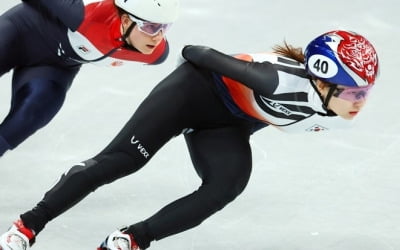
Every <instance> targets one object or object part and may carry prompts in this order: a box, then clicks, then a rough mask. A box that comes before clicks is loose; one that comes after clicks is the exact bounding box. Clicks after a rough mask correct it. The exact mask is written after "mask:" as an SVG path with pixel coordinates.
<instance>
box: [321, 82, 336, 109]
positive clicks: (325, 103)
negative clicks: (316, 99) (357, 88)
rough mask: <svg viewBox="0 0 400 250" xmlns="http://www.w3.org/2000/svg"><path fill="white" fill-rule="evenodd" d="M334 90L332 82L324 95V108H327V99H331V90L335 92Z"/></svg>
mask: <svg viewBox="0 0 400 250" xmlns="http://www.w3.org/2000/svg"><path fill="white" fill-rule="evenodd" d="M335 90H336V86H335V85H333V84H332V85H331V86H330V87H329V91H328V93H327V94H326V97H325V100H324V107H325V108H326V109H328V103H329V101H330V100H331V98H332V95H333V92H335Z"/></svg>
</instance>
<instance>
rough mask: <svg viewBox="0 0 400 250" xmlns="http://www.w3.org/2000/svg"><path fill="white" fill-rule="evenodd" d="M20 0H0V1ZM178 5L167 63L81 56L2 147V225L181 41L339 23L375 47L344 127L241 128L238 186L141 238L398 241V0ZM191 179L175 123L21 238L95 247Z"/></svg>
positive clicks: (265, 244) (119, 113) (196, 247)
mask: <svg viewBox="0 0 400 250" xmlns="http://www.w3.org/2000/svg"><path fill="white" fill-rule="evenodd" d="M18 2H19V1H12V0H1V1H0V11H1V12H3V11H5V10H6V9H7V8H9V7H11V6H12V5H14V4H16V3H18ZM181 5H182V10H181V16H180V19H179V20H178V21H177V22H176V24H174V25H173V27H172V28H171V30H170V31H169V33H168V39H169V41H170V44H171V54H170V57H169V58H168V60H167V61H166V63H164V64H162V65H159V66H144V65H140V64H138V65H136V66H133V67H122V68H99V67H96V66H93V65H86V66H84V67H83V68H82V71H81V72H80V74H79V75H78V77H77V78H76V80H75V82H74V84H73V86H72V88H71V89H70V91H69V94H68V97H67V100H66V102H65V105H64V107H63V108H62V110H61V111H60V112H59V114H58V115H57V116H56V118H55V119H54V120H53V121H52V122H51V123H50V124H49V125H48V126H47V127H45V128H44V129H42V130H40V131H39V132H37V133H36V134H35V135H34V136H32V137H30V138H29V139H28V140H27V141H26V142H25V143H23V144H22V145H21V146H20V147H18V148H17V149H16V150H13V151H11V152H9V153H7V154H6V155H5V156H4V157H3V158H0V186H1V188H0V198H1V199H0V232H4V231H5V230H7V228H8V227H9V226H10V224H11V223H12V221H13V220H15V219H16V218H17V217H18V215H19V214H20V213H22V212H25V211H26V210H28V209H30V208H32V207H33V206H34V205H35V204H36V202H38V201H39V200H40V199H41V198H42V196H43V194H44V193H45V191H46V190H48V189H49V188H50V187H51V186H52V185H53V184H54V183H55V181H56V180H57V178H58V177H59V176H60V175H61V173H62V172H64V171H65V170H67V169H69V168H70V167H71V166H72V165H74V164H75V163H77V162H79V161H81V160H85V159H88V158H90V157H91V156H93V155H94V154H96V153H97V152H98V151H99V150H101V149H102V148H103V147H104V146H106V145H107V143H108V142H109V141H110V140H111V139H112V138H113V136H114V135H115V134H116V133H117V132H118V131H119V129H120V128H121V127H122V126H123V124H124V123H125V122H126V121H127V120H128V118H129V117H130V115H131V114H132V113H133V112H134V110H135V108H136V107H137V105H138V104H139V103H140V101H141V100H142V99H143V98H144V97H145V96H146V95H147V93H148V92H149V91H150V90H151V89H152V87H153V86H155V84H156V83H158V82H159V81H160V80H161V79H162V78H163V77H165V76H166V75H167V74H168V73H169V72H171V71H172V70H173V69H174V67H175V64H176V60H177V58H178V54H179V53H180V49H181V48H182V47H183V45H186V44H201V45H208V46H212V47H214V48H216V49H218V50H221V51H223V52H226V53H236V52H260V51H269V50H270V48H271V47H272V46H273V45H275V44H277V43H281V42H282V41H283V40H286V41H287V42H289V43H290V44H293V45H295V46H302V47H304V46H305V45H306V44H307V42H308V41H309V40H310V39H312V38H314V37H315V36H317V35H319V34H321V33H323V32H325V31H329V30H332V29H338V28H340V29H350V30H354V31H357V32H359V33H361V34H363V35H365V36H366V37H367V38H368V39H369V40H370V41H371V42H372V43H373V44H374V45H375V46H376V48H377V50H378V53H379V56H380V63H381V77H380V78H379V80H378V82H377V84H376V87H375V88H374V91H373V93H372V95H371V97H370V99H369V102H368V104H367V105H366V107H365V109H364V111H363V112H362V113H360V115H359V117H358V118H357V122H356V125H355V127H354V128H353V129H351V130H346V131H344V130H343V131H335V132H334V131H332V132H329V133H319V134H298V135H293V134H284V133H282V132H280V131H278V130H276V129H274V128H267V129H264V130H261V131H259V132H257V133H256V134H255V135H254V136H253V137H252V140H251V143H252V145H253V161H254V169H253V175H252V178H251V180H250V183H249V185H248V187H247V189H246V190H245V191H244V193H243V194H242V195H241V196H240V197H238V198H237V200H235V201H234V202H233V203H231V204H230V205H228V206H227V207H226V208H225V209H224V210H222V211H221V212H219V213H217V214H216V215H214V216H212V217H211V218H209V219H208V220H207V221H206V222H204V223H203V224H202V225H200V226H199V227H197V228H195V229H192V230H189V231H186V232H184V233H181V234H179V235H175V236H172V237H169V238H166V239H164V240H161V241H158V242H154V243H152V247H151V248H150V249H154V250H161V249H170V250H172V249H174V250H200V249H212V250H226V249H231V250H234V249H237V250H239V249H246V250H389V249H391V250H394V249H396V250H399V249H400V213H399V211H400V197H399V194H400V168H399V165H400V156H399V153H400V133H399V130H400V118H399V117H398V113H399V110H400V102H399V101H398V100H399V98H398V96H399V92H398V91H399V90H400V87H399V83H398V82H397V81H398V80H396V77H395V74H396V67H397V66H396V65H397V64H398V59H399V57H400V52H399V49H398V48H396V46H397V45H398V44H399V43H400V18H399V9H398V7H397V6H398V1H397V0H383V1H372V0H363V1H361V0H353V1H345V0H338V1H317V0H308V1H294V0H281V1H266V0H248V1H239V0H234V1H219V0H201V1H195V0H182V4H181ZM0 35H1V34H0ZM1 49H6V48H1ZM397 70H398V69H397ZM10 77H11V75H10V74H6V75H4V76H2V77H1V78H0V116H1V117H4V116H5V115H6V113H7V111H8V108H9V102H10ZM155 133H156V131H155ZM199 183H200V182H199V179H198V178H197V176H196V174H195V172H194V170H193V168H192V166H191V162H190V159H189V156H188V153H187V149H186V147H185V143H184V141H183V139H182V137H178V138H176V139H174V140H172V141H171V142H170V143H169V144H167V145H166V146H165V147H164V148H163V149H162V150H161V151H160V152H159V153H158V154H157V155H156V156H155V157H154V158H153V159H152V160H151V162H150V163H149V164H148V165H147V166H146V167H145V168H144V169H143V170H141V171H139V172H138V173H136V174H134V175H131V176H129V177H126V178H124V179H121V180H119V181H117V182H114V183H113V184H111V185H108V186H105V187H102V188H100V189H98V190H97V191H96V192H95V193H93V194H91V195H90V196H89V197H88V198H86V199H85V200H84V201H82V202H81V203H79V204H78V205H76V206H75V207H74V208H72V209H71V210H69V211H67V212H66V213H64V214H63V215H61V216H60V217H58V218H56V219H55V220H54V221H52V222H50V223H49V224H48V225H47V227H46V228H45V230H44V231H43V232H42V233H41V234H40V235H39V236H38V239H37V243H36V244H35V245H34V247H33V248H32V249H45V250H48V249H57V250H71V249H74V250H85V249H95V247H96V246H97V244H98V243H99V242H100V241H101V240H103V238H104V237H105V236H106V235H107V234H108V233H110V232H111V231H113V230H114V229H115V228H117V227H118V226H120V225H124V224H132V223H135V222H137V221H140V220H142V219H145V218H147V217H148V216H150V215H152V214H153V213H154V212H156V211H157V210H158V209H159V208H161V207H162V206H164V205H166V204H167V203H169V202H170V201H173V200H175V199H177V198H178V197H181V196H183V195H185V194H187V193H189V192H192V191H193V190H194V189H196V188H197V186H198V185H199Z"/></svg>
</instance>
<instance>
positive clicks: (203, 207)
mask: <svg viewBox="0 0 400 250" xmlns="http://www.w3.org/2000/svg"><path fill="white" fill-rule="evenodd" d="M185 138H186V141H187V144H188V147H189V150H190V154H191V157H192V161H193V164H194V165H195V168H196V171H197V172H198V174H199V176H200V177H201V178H202V181H203V182H202V185H201V186H200V188H199V189H198V190H197V191H195V192H193V193H192V194H190V195H188V196H185V197H183V198H181V199H178V200H176V201H174V202H173V203H171V204H169V205H167V206H166V207H164V208H163V209H161V210H160V211H159V212H157V213H156V214H155V215H154V216H152V217H150V218H149V219H147V220H145V221H143V222H141V223H137V224H135V225H132V226H130V227H129V229H128V230H127V232H128V233H131V234H133V235H134V237H135V240H136V242H137V243H138V245H139V246H140V247H141V249H146V248H147V247H149V245H150V242H151V241H153V240H159V239H162V238H164V237H167V236H169V235H172V234H176V233H179V232H182V231H184V230H187V229H190V228H193V227H195V226H197V225H199V224H200V223H201V222H202V221H204V220H205V219H207V218H208V217H209V216H211V215H212V214H214V213H215V212H217V211H218V210H220V209H222V208H223V207H224V206H225V205H227V204H228V203H229V202H231V201H232V200H234V199H235V198H236V197H237V196H238V195H239V194H240V193H241V192H242V191H243V190H244V188H245V187H246V185H247V182H248V180H249V177H250V172H251V150H250V146H249V143H248V140H249V130H248V129H247V128H243V127H227V128H220V129H211V130H201V131H197V132H193V133H190V134H188V135H186V136H185Z"/></svg>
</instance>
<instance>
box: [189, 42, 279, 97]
mask: <svg viewBox="0 0 400 250" xmlns="http://www.w3.org/2000/svg"><path fill="white" fill-rule="evenodd" d="M182 56H183V57H184V58H185V59H186V60H188V61H189V62H191V63H193V64H194V65H196V66H198V67H201V68H205V69H207V70H210V71H213V72H216V73H219V74H221V75H224V76H227V77H229V78H232V79H234V80H236V81H238V82H241V83H242V84H244V85H246V86H247V87H249V88H251V89H253V90H254V91H255V92H257V93H259V94H264V95H267V94H270V93H271V91H273V89H271V87H272V86H275V84H271V83H276V82H277V81H278V74H277V72H276V70H275V69H274V68H273V65H272V64H271V63H269V62H262V63H259V62H251V61H244V60H240V59H237V58H234V57H232V56H229V55H226V54H223V53H221V52H219V51H216V50H214V49H211V48H208V47H204V46H195V45H189V46H185V47H184V48H183V50H182Z"/></svg>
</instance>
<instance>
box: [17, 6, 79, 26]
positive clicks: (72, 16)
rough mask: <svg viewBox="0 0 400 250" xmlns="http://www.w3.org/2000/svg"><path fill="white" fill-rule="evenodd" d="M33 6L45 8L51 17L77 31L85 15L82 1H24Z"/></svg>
mask: <svg viewBox="0 0 400 250" xmlns="http://www.w3.org/2000/svg"><path fill="white" fill-rule="evenodd" d="M23 1H25V2H28V3H29V4H32V5H37V6H40V7H44V8H45V9H46V10H47V11H48V12H49V13H50V14H51V15H53V16H54V17H56V18H58V19H59V20H60V21H61V22H62V23H63V24H64V25H65V26H67V27H68V28H69V29H71V30H72V31H76V30H77V29H78V27H79V25H80V24H81V23H82V21H83V18H84V15H85V6H84V4H83V1H82V0H23Z"/></svg>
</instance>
